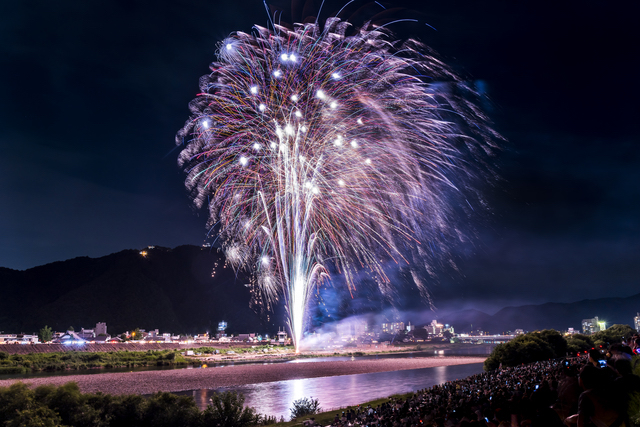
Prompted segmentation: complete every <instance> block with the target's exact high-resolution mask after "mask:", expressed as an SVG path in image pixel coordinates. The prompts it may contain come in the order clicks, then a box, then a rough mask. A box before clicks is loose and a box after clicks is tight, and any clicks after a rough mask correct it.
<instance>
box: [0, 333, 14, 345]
mask: <svg viewBox="0 0 640 427" xmlns="http://www.w3.org/2000/svg"><path fill="white" fill-rule="evenodd" d="M16 342H18V336H17V335H16V334H0V344H15V343H16Z"/></svg>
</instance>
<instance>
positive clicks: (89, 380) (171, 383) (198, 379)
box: [0, 356, 486, 394]
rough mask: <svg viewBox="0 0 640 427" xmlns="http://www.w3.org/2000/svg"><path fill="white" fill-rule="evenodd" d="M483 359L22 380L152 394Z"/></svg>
mask: <svg viewBox="0 0 640 427" xmlns="http://www.w3.org/2000/svg"><path fill="white" fill-rule="evenodd" d="M485 359H486V357H462V356H458V357H456V356H452V357H412V358H403V357H399V358H393V359H375V360H357V359H356V360H353V361H326V362H324V361H323V362H305V361H304V360H301V361H292V362H288V363H267V364H261V365H251V364H247V365H228V366H221V367H215V368H194V369H176V370H169V371H143V372H124V373H104V374H94V375H67V376H63V377H57V376H51V377H46V378H31V379H25V380H22V381H21V382H23V383H25V384H28V385H30V386H34V387H36V386H40V385H46V384H48V385H54V386H59V385H62V384H64V383H67V382H75V383H77V384H78V386H79V388H80V390H81V391H82V392H84V393H96V392H102V393H108V394H151V393H155V392H158V391H170V392H175V391H184V390H193V389H205V388H206V389H214V388H219V387H227V386H237V385H244V384H254V383H263V382H273V381H283V380H292V379H299V378H318V377H328V376H337V375H353V374H367V373H375V372H388V371H401V370H407V369H421V368H432V367H438V366H449V365H461V364H468V363H483V362H484V360H485ZM15 382H18V381H16V380H0V387H8V386H10V385H11V384H13V383H15Z"/></svg>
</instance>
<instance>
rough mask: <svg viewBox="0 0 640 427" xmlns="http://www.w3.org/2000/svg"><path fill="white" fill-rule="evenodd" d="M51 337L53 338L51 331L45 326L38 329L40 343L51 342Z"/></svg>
mask: <svg viewBox="0 0 640 427" xmlns="http://www.w3.org/2000/svg"><path fill="white" fill-rule="evenodd" d="M52 337H53V331H52V330H51V328H50V327H48V326H47V325H44V328H42V329H40V332H38V338H39V339H40V341H42V342H49V341H51V338H52Z"/></svg>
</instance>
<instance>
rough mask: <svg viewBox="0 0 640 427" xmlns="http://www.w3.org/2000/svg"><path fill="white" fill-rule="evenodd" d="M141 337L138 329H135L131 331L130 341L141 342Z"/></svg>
mask: <svg viewBox="0 0 640 427" xmlns="http://www.w3.org/2000/svg"><path fill="white" fill-rule="evenodd" d="M142 338H143V337H142V332H140V328H135V329H134V330H133V332H131V339H132V340H141V339H142Z"/></svg>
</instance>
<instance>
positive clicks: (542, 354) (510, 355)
mask: <svg viewBox="0 0 640 427" xmlns="http://www.w3.org/2000/svg"><path fill="white" fill-rule="evenodd" d="M543 332H545V333H544V334H543V333H541V332H530V333H528V334H524V335H519V336H517V337H516V338H514V339H512V340H511V341H509V342H506V343H504V344H498V345H497V346H496V347H495V348H494V349H493V351H492V352H491V354H490V355H489V357H488V358H487V360H485V361H484V369H485V371H492V370H494V369H497V368H498V367H499V366H500V365H502V366H505V367H507V366H517V365H520V364H523V363H532V362H537V361H540V360H547V359H552V358H555V357H558V356H556V350H554V346H557V347H558V348H560V349H561V348H563V345H562V343H560V342H556V343H555V345H551V344H550V343H549V342H548V341H546V340H545V338H551V339H552V340H553V341H555V340H556V339H557V336H556V334H554V333H552V332H551V331H543ZM553 332H555V331H553ZM558 335H559V334H558ZM560 338H561V339H562V340H564V338H563V337H562V336H560ZM564 348H565V349H566V341H565V344H564Z"/></svg>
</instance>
